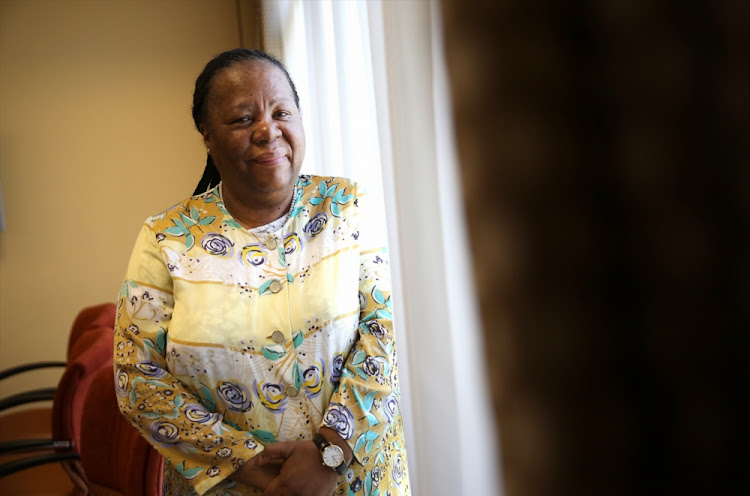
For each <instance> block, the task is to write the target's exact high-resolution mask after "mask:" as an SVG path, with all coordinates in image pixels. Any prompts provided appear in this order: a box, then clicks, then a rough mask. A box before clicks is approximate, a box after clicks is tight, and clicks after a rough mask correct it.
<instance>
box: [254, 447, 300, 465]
mask: <svg viewBox="0 0 750 496" xmlns="http://www.w3.org/2000/svg"><path fill="white" fill-rule="evenodd" d="M293 451H294V442H293V441H283V442H280V443H273V444H267V445H266V447H265V449H264V450H263V451H262V452H261V453H260V455H258V465H259V466H263V465H265V464H266V463H269V462H272V461H284V460H286V459H287V458H289V457H290V456H292V452H293Z"/></svg>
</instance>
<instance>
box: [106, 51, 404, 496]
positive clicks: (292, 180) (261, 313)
mask: <svg viewBox="0 0 750 496" xmlns="http://www.w3.org/2000/svg"><path fill="white" fill-rule="evenodd" d="M193 116H194V119H195V124H196V127H197V128H198V130H199V131H200V133H201V135H202V136H203V140H204V143H205V144H206V147H207V148H208V159H207V164H206V173H205V174H204V178H203V179H202V180H201V183H200V184H199V187H198V191H196V194H195V195H194V196H193V197H191V198H189V199H187V200H185V201H184V202H182V203H180V204H178V205H176V206H174V207H172V208H170V209H168V210H166V211H165V212H163V213H161V214H159V215H157V216H154V217H151V218H149V219H147V220H146V222H145V224H144V226H143V228H142V230H141V234H140V236H139V237H138V240H137V241H136V245H135V248H134V249H133V254H132V256H131V260H130V264H129V266H128V270H127V275H126V281H125V284H123V286H122V290H121V292H120V297H119V306H118V308H119V312H118V321H117V324H116V328H115V341H116V349H117V352H116V353H115V366H116V368H117V377H118V379H119V380H118V384H121V385H123V387H120V388H118V398H119V405H120V409H121V411H122V412H123V414H124V415H125V416H126V417H127V418H128V419H129V420H130V422H131V423H132V424H133V425H134V426H135V427H136V429H138V430H139V431H140V432H141V433H142V434H143V435H144V437H146V439H148V440H149V441H150V442H151V443H152V444H153V445H154V447H155V448H156V449H157V450H159V452H160V453H161V454H162V455H163V456H164V458H165V473H164V481H165V484H164V494H166V495H172V494H188V493H191V491H195V492H197V493H198V494H211V495H214V494H233V495H234V494H237V495H243V494H260V493H261V492H262V493H263V494H265V495H270V496H273V495H278V494H292V495H303V494H304V495H306V496H307V495H314V496H330V495H331V494H333V493H334V492H335V493H337V494H357V493H359V494H368V495H369V494H377V493H382V494H391V495H393V496H396V495H408V494H410V488H409V475H408V470H407V465H406V452H405V441H404V433H403V425H402V420H401V414H400V411H399V408H398V403H399V399H400V389H399V385H398V377H397V370H396V359H395V357H396V346H395V339H394V334H393V327H392V314H391V312H392V305H391V299H390V282H389V280H390V272H389V268H388V261H387V260H388V259H387V255H386V253H385V249H384V246H385V243H384V226H383V225H382V217H383V216H382V215H374V214H372V213H371V212H370V211H369V207H368V203H367V200H368V197H367V195H366V194H365V193H364V192H363V191H362V190H361V189H360V188H359V186H358V185H357V183H354V182H352V181H350V180H348V179H346V178H342V177H330V176H329V177H321V176H310V175H299V171H300V167H301V166H302V161H303V158H304V154H305V134H304V131H303V128H302V121H301V119H300V113H299V99H298V97H297V93H296V90H295V88H294V84H293V83H292V81H291V78H290V77H289V75H288V74H287V72H286V70H285V69H284V67H283V66H282V65H281V63H280V62H278V61H277V60H276V59H274V58H273V57H271V56H269V55H267V54H266V53H264V52H260V51H257V50H245V49H237V50H232V51H229V52H225V53H222V54H220V55H218V56H217V57H216V58H215V59H214V60H213V61H211V62H209V64H208V65H207V66H206V68H205V69H204V71H203V73H202V74H201V76H200V77H199V78H198V80H197V82H196V90H195V95H194V105H193ZM144 364H148V367H144ZM196 411H198V412H203V413H202V414H200V415H197V416H196V414H195V412H196Z"/></svg>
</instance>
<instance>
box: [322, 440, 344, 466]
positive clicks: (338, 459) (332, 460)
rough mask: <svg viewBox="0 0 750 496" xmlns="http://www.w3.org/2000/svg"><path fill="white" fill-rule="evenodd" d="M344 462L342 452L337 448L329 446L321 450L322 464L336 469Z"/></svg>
mask: <svg viewBox="0 0 750 496" xmlns="http://www.w3.org/2000/svg"><path fill="white" fill-rule="evenodd" d="M343 462H344V452H343V451H342V450H341V448H339V447H338V446H335V445H331V446H328V447H327V448H326V449H324V450H323V463H325V464H326V465H328V466H329V467H331V468H336V467H338V466H339V465H341V464H342V463H343Z"/></svg>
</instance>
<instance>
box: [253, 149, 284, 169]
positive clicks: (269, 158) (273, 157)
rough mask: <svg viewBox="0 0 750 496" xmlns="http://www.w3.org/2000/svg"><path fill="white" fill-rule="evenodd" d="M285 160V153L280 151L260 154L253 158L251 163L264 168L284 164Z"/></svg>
mask: <svg viewBox="0 0 750 496" xmlns="http://www.w3.org/2000/svg"><path fill="white" fill-rule="evenodd" d="M286 160H287V158H286V153H284V152H282V151H276V152H269V153H261V154H260V155H256V156H255V157H253V162H255V163H256V164H259V165H264V166H273V165H280V164H283V163H285V162H286Z"/></svg>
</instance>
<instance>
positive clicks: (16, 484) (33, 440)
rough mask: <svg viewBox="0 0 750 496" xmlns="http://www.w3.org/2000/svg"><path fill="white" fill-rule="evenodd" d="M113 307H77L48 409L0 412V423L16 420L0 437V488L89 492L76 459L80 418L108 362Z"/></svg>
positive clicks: (14, 491) (1, 491)
mask: <svg viewBox="0 0 750 496" xmlns="http://www.w3.org/2000/svg"><path fill="white" fill-rule="evenodd" d="M114 307H115V305H113V304H106V305H98V306H97V307H89V308H87V309H84V310H83V311H82V312H81V313H79V315H78V317H77V318H76V321H75V323H74V325H73V327H72V329H71V333H70V338H69V340H68V361H67V363H66V368H65V372H64V373H63V375H62V377H61V378H60V381H59V383H58V385H57V388H51V391H50V392H52V393H54V401H53V404H52V409H51V410H50V409H49V408H46V409H45V408H37V409H33V410H23V411H15V412H12V413H10V414H7V415H3V416H2V418H0V424H2V425H3V426H17V427H16V428H13V430H5V431H4V433H3V437H2V438H0V441H3V442H2V445H0V452H1V453H2V454H3V455H2V458H1V459H0V461H1V462H2V465H0V494H16V495H21V494H63V495H70V494H86V493H87V492H88V489H87V486H86V484H85V477H84V476H83V470H82V469H81V468H80V464H79V463H78V461H77V458H79V454H78V451H77V448H78V446H79V444H80V432H81V428H80V419H81V415H82V411H83V402H84V400H85V396H86V393H87V391H88V388H89V385H90V384H91V381H92V380H93V378H94V375H95V373H96V372H97V371H98V370H99V369H101V368H103V367H109V368H110V369H111V367H112V353H113V335H112V330H113V327H114V315H115V308H114ZM107 321H109V322H107ZM33 368H34V367H33V366H22V367H16V369H25V370H31V369H33ZM37 391H39V390H37ZM17 398H18V395H16V399H17ZM24 399H25V400H26V401H25V402H32V401H40V400H44V399H49V396H47V397H45V396H44V395H42V394H35V395H26V396H25V398H24ZM19 404H22V403H18V402H16V403H14V405H13V406H17V405H19ZM45 424H46V426H45ZM29 453H33V454H32V455H29ZM61 468H62V469H63V470H61ZM66 473H67V476H66Z"/></svg>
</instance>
